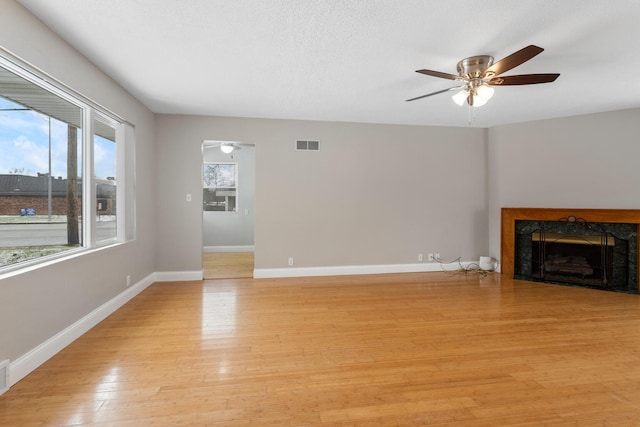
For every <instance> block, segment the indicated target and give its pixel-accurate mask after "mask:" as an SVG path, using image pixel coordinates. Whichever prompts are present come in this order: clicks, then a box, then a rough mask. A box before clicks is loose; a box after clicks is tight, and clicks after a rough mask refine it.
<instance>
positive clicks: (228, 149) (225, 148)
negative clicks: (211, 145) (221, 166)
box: [220, 144, 233, 154]
mask: <svg viewBox="0 0 640 427" xmlns="http://www.w3.org/2000/svg"><path fill="white" fill-rule="evenodd" d="M220 151H222V152H223V153H224V154H230V153H231V152H232V151H233V145H231V144H220Z"/></svg>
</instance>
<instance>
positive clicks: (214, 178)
mask: <svg viewBox="0 0 640 427" xmlns="http://www.w3.org/2000/svg"><path fill="white" fill-rule="evenodd" d="M237 177H238V168H237V164H236V163H205V164H204V170H203V194H202V200H203V209H204V210H205V211H223V212H235V211H236V196H237V195H236V191H237V186H236V181H237Z"/></svg>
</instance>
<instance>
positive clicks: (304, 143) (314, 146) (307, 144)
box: [296, 139, 320, 151]
mask: <svg viewBox="0 0 640 427" xmlns="http://www.w3.org/2000/svg"><path fill="white" fill-rule="evenodd" d="M296 150H297V151H318V150H320V141H309V140H302V139H299V140H297V141H296Z"/></svg>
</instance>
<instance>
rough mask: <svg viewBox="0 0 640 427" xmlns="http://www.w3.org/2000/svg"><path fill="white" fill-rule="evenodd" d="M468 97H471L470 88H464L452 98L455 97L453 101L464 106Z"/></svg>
mask: <svg viewBox="0 0 640 427" xmlns="http://www.w3.org/2000/svg"><path fill="white" fill-rule="evenodd" d="M468 97H469V90H468V89H463V90H461V91H460V92H458V93H456V94H455V95H453V96H452V97H451V99H453V102H455V103H456V104H458V105H460V106H462V104H464V102H465V101H466V100H467V98H468Z"/></svg>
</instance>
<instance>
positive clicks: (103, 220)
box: [93, 119, 117, 242]
mask: <svg viewBox="0 0 640 427" xmlns="http://www.w3.org/2000/svg"><path fill="white" fill-rule="evenodd" d="M93 172H94V176H95V180H96V193H95V194H96V211H97V215H96V241H98V242H100V241H104V240H109V239H115V238H116V236H117V220H116V218H117V217H116V193H117V186H116V129H115V127H114V126H112V125H111V124H108V123H107V120H106V119H104V120H102V119H96V120H94V135H93Z"/></svg>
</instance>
